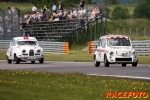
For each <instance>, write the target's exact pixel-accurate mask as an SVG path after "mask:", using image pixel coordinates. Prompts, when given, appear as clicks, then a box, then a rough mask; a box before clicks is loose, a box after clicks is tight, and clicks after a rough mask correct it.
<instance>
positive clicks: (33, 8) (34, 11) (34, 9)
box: [32, 5, 37, 14]
mask: <svg viewBox="0 0 150 100" xmlns="http://www.w3.org/2000/svg"><path fill="white" fill-rule="evenodd" d="M36 11H37V8H36V7H35V5H32V12H33V13H34V14H35V13H36Z"/></svg>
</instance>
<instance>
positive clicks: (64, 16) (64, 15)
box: [63, 9, 68, 19]
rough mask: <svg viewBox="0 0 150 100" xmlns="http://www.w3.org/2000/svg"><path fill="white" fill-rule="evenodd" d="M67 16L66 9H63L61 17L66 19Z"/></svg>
mask: <svg viewBox="0 0 150 100" xmlns="http://www.w3.org/2000/svg"><path fill="white" fill-rule="evenodd" d="M67 17H68V11H67V10H66V9H64V14H63V19H66V18H67Z"/></svg>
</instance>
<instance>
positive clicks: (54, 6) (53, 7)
mask: <svg viewBox="0 0 150 100" xmlns="http://www.w3.org/2000/svg"><path fill="white" fill-rule="evenodd" d="M56 10H57V7H56V5H55V4H54V3H53V6H52V11H54V12H55V13H56Z"/></svg>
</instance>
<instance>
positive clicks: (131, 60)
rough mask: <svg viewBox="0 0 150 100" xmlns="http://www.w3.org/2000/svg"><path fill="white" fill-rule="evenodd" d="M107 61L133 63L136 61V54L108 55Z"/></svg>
mask: <svg viewBox="0 0 150 100" xmlns="http://www.w3.org/2000/svg"><path fill="white" fill-rule="evenodd" d="M108 61H109V63H134V62H136V61H137V56H128V57H112V56H109V57H108Z"/></svg>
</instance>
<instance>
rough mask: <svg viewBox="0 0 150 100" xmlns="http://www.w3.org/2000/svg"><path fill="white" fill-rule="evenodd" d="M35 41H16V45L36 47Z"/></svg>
mask: <svg viewBox="0 0 150 100" xmlns="http://www.w3.org/2000/svg"><path fill="white" fill-rule="evenodd" d="M36 44H37V43H36V41H18V45H36Z"/></svg>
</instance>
